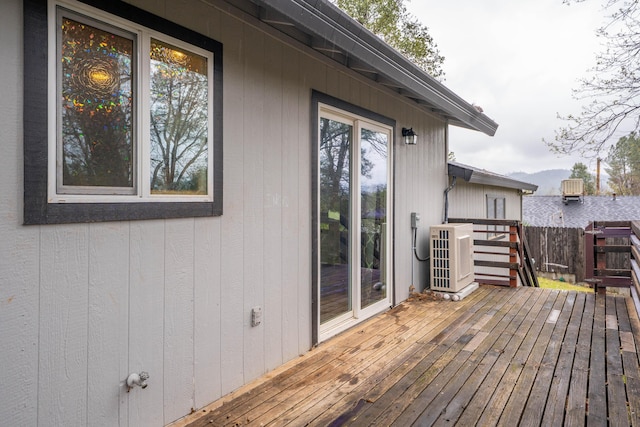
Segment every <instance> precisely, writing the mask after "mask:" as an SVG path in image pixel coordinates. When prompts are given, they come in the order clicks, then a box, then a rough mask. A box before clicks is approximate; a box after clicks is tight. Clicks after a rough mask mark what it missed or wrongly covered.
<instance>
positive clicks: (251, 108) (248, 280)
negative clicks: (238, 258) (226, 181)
mask: <svg viewBox="0 0 640 427" xmlns="http://www.w3.org/2000/svg"><path fill="white" fill-rule="evenodd" d="M245 42H246V49H245V52H246V53H245V55H244V61H245V69H244V81H245V85H244V97H243V99H244V102H245V105H244V111H245V114H244V123H243V127H244V129H245V135H244V140H245V145H244V147H245V149H244V160H245V169H244V177H243V182H244V191H243V196H244V215H243V216H244V236H243V237H244V260H243V267H244V269H245V277H244V309H243V316H244V324H245V335H244V349H245V351H244V380H245V382H246V381H250V380H252V379H254V378H257V377H258V376H260V375H262V374H263V373H264V372H265V355H264V345H265V344H264V330H265V326H264V323H262V324H261V325H259V326H257V327H252V326H251V309H252V308H253V307H261V308H262V310H263V314H264V309H265V307H264V297H265V295H264V294H265V289H264V280H265V277H264V267H263V255H262V254H263V251H264V234H263V233H264V232H263V230H264V228H265V227H270V226H271V224H267V223H265V218H264V205H263V199H264V195H263V182H264V178H265V177H264V160H265V159H264V151H265V150H267V149H268V148H269V144H270V141H268V140H267V139H266V138H265V134H264V108H263V107H264V102H265V99H264V97H265V94H264V58H265V52H264V46H265V44H264V35H263V34H261V33H258V32H256V31H254V30H253V29H250V28H249V27H245Z"/></svg>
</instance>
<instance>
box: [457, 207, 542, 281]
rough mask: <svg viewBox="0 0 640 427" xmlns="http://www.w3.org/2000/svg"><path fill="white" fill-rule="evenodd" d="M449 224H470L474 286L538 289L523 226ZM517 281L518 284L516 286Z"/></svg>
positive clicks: (486, 221) (504, 222)
mask: <svg viewBox="0 0 640 427" xmlns="http://www.w3.org/2000/svg"><path fill="white" fill-rule="evenodd" d="M449 222H450V223H472V224H473V225H474V227H473V231H474V234H475V237H479V238H475V239H474V241H473V244H474V265H475V267H476V268H475V272H474V273H475V277H476V282H478V283H483V284H491V285H501V286H510V287H516V286H518V283H520V284H522V285H523V286H535V287H538V286H539V285H538V278H537V277H536V272H535V268H534V262H533V259H532V258H531V256H530V250H529V247H528V245H527V242H526V239H525V236H524V231H523V228H522V224H521V223H520V222H519V221H515V220H503V219H480V218H451V219H449ZM518 279H519V282H518Z"/></svg>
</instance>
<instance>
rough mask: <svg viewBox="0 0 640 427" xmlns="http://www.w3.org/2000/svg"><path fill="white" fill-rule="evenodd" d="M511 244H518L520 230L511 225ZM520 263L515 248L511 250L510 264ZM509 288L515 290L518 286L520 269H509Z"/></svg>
mask: <svg viewBox="0 0 640 427" xmlns="http://www.w3.org/2000/svg"><path fill="white" fill-rule="evenodd" d="M509 242H511V243H517V242H518V228H517V226H514V225H511V226H509ZM517 262H518V250H517V249H516V248H514V247H510V248H509V263H517ZM509 286H510V287H512V288H515V287H517V286H518V269H515V268H510V269H509Z"/></svg>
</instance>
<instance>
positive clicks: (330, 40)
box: [233, 0, 498, 136]
mask: <svg viewBox="0 0 640 427" xmlns="http://www.w3.org/2000/svg"><path fill="white" fill-rule="evenodd" d="M233 5H234V6H235V7H237V8H239V9H240V10H242V11H243V12H245V13H248V14H250V15H253V16H254V17H256V18H258V19H260V20H261V21H262V22H264V23H266V24H268V25H269V26H271V27H273V28H275V29H277V30H279V31H280V32H282V33H285V34H287V35H288V36H290V37H293V38H295V39H296V40H298V41H299V42H301V43H304V44H306V45H307V46H309V47H311V48H313V49H315V50H316V51H317V52H320V53H322V54H323V55H325V56H326V57H328V58H330V59H332V60H334V61H337V62H339V63H341V64H342V65H344V66H346V67H349V68H350V69H352V70H354V71H356V72H358V73H359V74H361V75H363V76H365V77H366V78H368V79H370V80H373V81H375V82H376V83H379V84H382V85H385V86H387V87H390V88H392V89H393V90H394V91H396V92H398V93H399V94H401V95H403V96H405V97H406V98H409V99H411V100H412V101H413V102H415V103H416V104H417V105H419V106H421V107H422V108H423V109H424V110H426V111H428V112H429V113H432V114H436V115H439V116H441V117H443V118H444V119H445V120H447V121H448V122H449V123H451V124H452V125H456V126H460V127H464V128H468V129H474V130H477V131H480V132H484V133H485V134H487V135H490V136H493V135H494V134H495V132H496V130H497V128H498V124H497V123H496V122H494V121H493V120H491V119H490V118H489V117H487V116H486V115H484V114H483V113H481V112H479V111H478V109H476V107H475V106H473V105H471V104H469V103H468V102H466V101H465V100H463V99H462V98H460V97H459V96H458V95H456V94H455V93H453V92H452V91H451V90H449V89H448V88H446V87H445V86H444V85H443V84H442V83H440V82H439V81H437V80H436V79H434V78H433V77H431V76H430V75H429V74H427V73H426V72H425V71H423V70H422V69H420V68H419V67H417V66H416V65H415V64H414V63H413V62H411V61H410V60H408V59H407V58H406V57H404V56H403V55H402V54H400V53H399V52H398V51H396V50H395V49H393V48H392V47H391V46H389V45H388V44H386V43H385V42H383V41H382V40H381V39H380V38H379V37H378V36H376V35H375V34H373V33H372V32H370V31H369V30H367V29H366V28H364V27H363V26H362V25H360V24H359V23H358V22H356V21H355V20H353V19H352V18H351V17H349V16H348V15H347V14H346V13H345V12H343V11H342V10H340V9H339V8H338V7H337V6H335V5H333V4H332V3H330V2H329V1H328V0H248V1H236V2H233Z"/></svg>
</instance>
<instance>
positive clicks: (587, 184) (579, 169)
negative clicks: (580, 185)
mask: <svg viewBox="0 0 640 427" xmlns="http://www.w3.org/2000/svg"><path fill="white" fill-rule="evenodd" d="M569 178H580V179H582V182H584V193H585V194H586V195H589V196H592V195H594V194H596V184H595V182H596V180H595V178H594V176H593V174H591V173H589V170H588V169H587V165H585V164H584V163H580V162H578V163H575V164H574V165H573V167H572V168H571V175H569Z"/></svg>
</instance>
